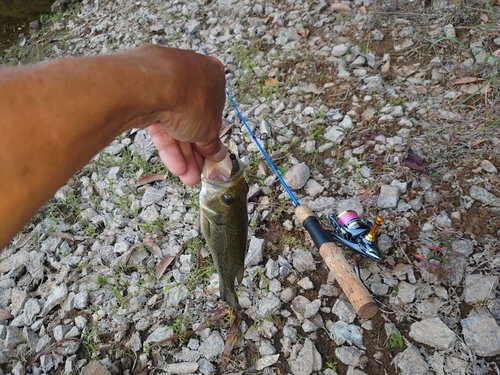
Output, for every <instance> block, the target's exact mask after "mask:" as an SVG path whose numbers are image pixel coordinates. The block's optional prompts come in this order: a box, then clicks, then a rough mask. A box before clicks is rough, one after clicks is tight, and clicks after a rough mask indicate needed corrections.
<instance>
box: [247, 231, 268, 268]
mask: <svg viewBox="0 0 500 375" xmlns="http://www.w3.org/2000/svg"><path fill="white" fill-rule="evenodd" d="M265 247H266V240H264V239H262V238H257V237H255V236H252V238H251V239H250V245H248V252H247V255H246V257H245V267H252V266H256V265H258V264H259V263H260V262H262V260H263V259H264V258H263V256H262V253H263V251H264V248H265Z"/></svg>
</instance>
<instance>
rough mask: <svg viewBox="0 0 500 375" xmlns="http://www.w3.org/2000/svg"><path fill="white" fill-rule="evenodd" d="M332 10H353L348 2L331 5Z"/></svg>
mask: <svg viewBox="0 0 500 375" xmlns="http://www.w3.org/2000/svg"><path fill="white" fill-rule="evenodd" d="M330 10H331V11H334V12H335V11H337V12H349V11H350V10H351V7H350V6H349V5H347V4H341V3H336V4H332V5H330Z"/></svg>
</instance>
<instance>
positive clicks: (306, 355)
mask: <svg viewBox="0 0 500 375" xmlns="http://www.w3.org/2000/svg"><path fill="white" fill-rule="evenodd" d="M322 365H323V363H322V359H321V354H319V352H318V351H317V350H316V347H315V346H314V344H313V342H312V341H311V340H310V339H306V341H305V342H304V346H303V347H302V349H301V350H300V352H299V354H298V355H297V358H295V359H291V360H290V368H291V370H292V373H293V375H309V374H311V373H312V372H313V371H319V370H321V367H322Z"/></svg>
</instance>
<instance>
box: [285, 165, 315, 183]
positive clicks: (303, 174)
mask: <svg viewBox="0 0 500 375" xmlns="http://www.w3.org/2000/svg"><path fill="white" fill-rule="evenodd" d="M310 175H311V171H310V170H309V167H308V166H307V164H306V163H299V164H297V165H294V166H293V167H292V168H290V169H289V170H288V171H287V172H286V173H285V176H284V177H283V179H284V180H285V182H286V183H287V185H288V186H289V187H290V188H291V189H301V188H302V187H303V186H304V185H305V184H306V182H307V180H308V179H309V176H310Z"/></svg>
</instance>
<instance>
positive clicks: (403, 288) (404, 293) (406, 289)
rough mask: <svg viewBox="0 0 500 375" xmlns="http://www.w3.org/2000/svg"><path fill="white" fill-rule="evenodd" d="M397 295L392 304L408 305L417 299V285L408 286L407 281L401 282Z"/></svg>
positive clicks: (391, 299)
mask: <svg viewBox="0 0 500 375" xmlns="http://www.w3.org/2000/svg"><path fill="white" fill-rule="evenodd" d="M397 288H398V292H397V295H395V296H393V297H391V298H390V302H391V303H393V304H395V305H400V304H408V303H411V302H413V300H414V299H415V291H416V289H417V287H416V286H415V285H411V284H408V283H407V282H406V281H400V282H399V284H398V287H397Z"/></svg>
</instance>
